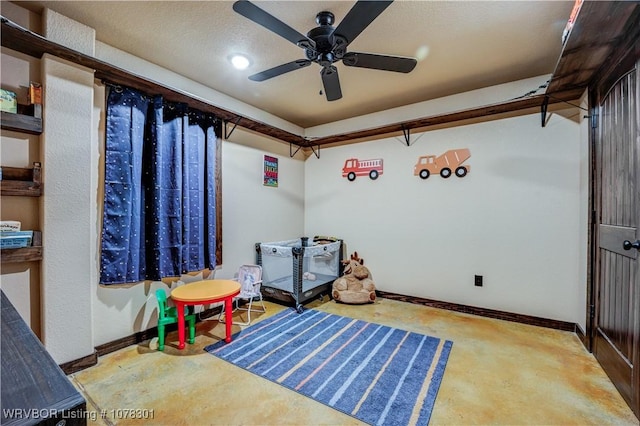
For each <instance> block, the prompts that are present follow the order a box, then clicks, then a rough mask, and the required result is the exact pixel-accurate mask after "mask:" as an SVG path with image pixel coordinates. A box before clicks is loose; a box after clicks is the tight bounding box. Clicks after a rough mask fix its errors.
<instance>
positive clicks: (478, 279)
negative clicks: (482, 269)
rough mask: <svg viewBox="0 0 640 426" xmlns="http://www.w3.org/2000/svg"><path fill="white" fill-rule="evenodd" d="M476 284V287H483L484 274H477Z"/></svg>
mask: <svg viewBox="0 0 640 426" xmlns="http://www.w3.org/2000/svg"><path fill="white" fill-rule="evenodd" d="M474 285H475V286H476V287H482V275H476V276H475V280H474Z"/></svg>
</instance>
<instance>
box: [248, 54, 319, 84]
mask: <svg viewBox="0 0 640 426" xmlns="http://www.w3.org/2000/svg"><path fill="white" fill-rule="evenodd" d="M309 65H311V61H309V60H308V59H298V60H297V61H293V62H288V63H286V64H282V65H278V66H277V67H273V68H269V69H268V70H266V71H262V72H259V73H257V74H253V75H250V76H249V80H252V81H265V80H268V79H270V78H273V77H277V76H279V75H281V74H285V73H288V72H291V71H295V70H297V69H300V68H304V67H308V66H309Z"/></svg>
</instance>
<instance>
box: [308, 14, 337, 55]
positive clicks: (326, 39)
mask: <svg viewBox="0 0 640 426" xmlns="http://www.w3.org/2000/svg"><path fill="white" fill-rule="evenodd" d="M316 22H317V23H318V24H319V25H320V26H319V27H316V28H313V29H312V30H311V31H309V32H308V33H307V37H308V38H309V39H311V40H313V42H314V44H315V47H314V48H306V49H305V55H306V57H307V59H309V60H310V61H313V62H317V63H319V64H320V65H322V66H323V67H326V66H329V65H331V64H332V63H334V62H336V61H339V60H340V59H342V57H343V56H344V54H345V53H346V49H345V47H346V41H345V40H344V39H343V38H342V37H340V36H337V35H335V34H334V33H333V32H334V30H335V28H333V26H332V24H333V23H334V22H335V16H334V15H333V13H331V12H328V11H323V12H320V13H318V14H317V15H316ZM340 46H345V47H340Z"/></svg>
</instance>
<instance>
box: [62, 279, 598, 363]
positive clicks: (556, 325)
mask: <svg viewBox="0 0 640 426" xmlns="http://www.w3.org/2000/svg"><path fill="white" fill-rule="evenodd" d="M376 294H377V295H378V297H382V298H385V299H390V300H399V301H401V302H407V303H413V304H417V305H423V306H429V307H431V308H439V309H446V310H449V311H455V312H461V313H465V314H472V315H478V316H481V317H488V318H495V319H501V320H505V321H512V322H518V323H522V324H528V325H535V326H538V327H545V328H553V329H556V330H563V331H572V332H574V333H576V334H577V335H578V338H580V341H582V343H583V344H585V346H586V343H585V342H586V336H585V334H584V332H583V331H582V329H581V328H580V326H578V324H576V323H571V322H566V321H558V320H552V319H548V318H541V317H534V316H531V315H523V314H515V313H512V312H504V311H498V310H495V309H487V308H480V307H477V306H469V305H461V304H458V303H450V302H442V301H440V300H433V299H425V298H422V297H415V296H406V295H403V294H397V293H391V292H387V291H381V290H376ZM221 310H222V308H221V307H220V306H216V307H215V308H211V309H207V310H205V311H202V312H200V314H199V315H198V322H201V321H202V320H205V319H207V318H209V317H212V316H214V315H218V314H219V313H220V311H221ZM166 329H167V332H170V331H175V330H177V329H178V327H177V325H176V324H172V325H170V326H168V327H166ZM157 335H158V327H152V328H149V329H147V330H143V331H139V332H137V333H134V334H132V335H130V336H125V337H123V338H121V339H117V340H114V341H111V342H108V343H105V344H102V345H99V346H96V347H95V351H94V352H93V353H92V354H91V355H87V356H85V357H82V358H79V359H77V360H74V361H69V362H66V363H64V364H60V368H62V371H64V372H65V374H72V373H76V372H78V371H81V370H84V369H85V368H89V367H92V366H94V365H96V364H97V363H98V357H101V356H103V355H106V354H109V353H111V352H115V351H117V350H120V349H123V348H126V347H127V346H131V345H136V344H138V343H141V342H144V341H145V340H151V339H152V338H154V337H156V336H157Z"/></svg>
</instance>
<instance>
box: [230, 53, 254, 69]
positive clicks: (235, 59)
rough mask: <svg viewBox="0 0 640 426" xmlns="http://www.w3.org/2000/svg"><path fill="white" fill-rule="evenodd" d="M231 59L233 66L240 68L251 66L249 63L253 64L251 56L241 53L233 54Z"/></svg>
mask: <svg viewBox="0 0 640 426" xmlns="http://www.w3.org/2000/svg"><path fill="white" fill-rule="evenodd" d="M229 61H230V62H231V65H233V67H234V68H235V69H238V70H245V69H247V68H248V67H249V65H251V61H250V60H249V58H247V57H246V56H245V55H241V54H239V53H235V54H233V55H231V56H230V57H229Z"/></svg>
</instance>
